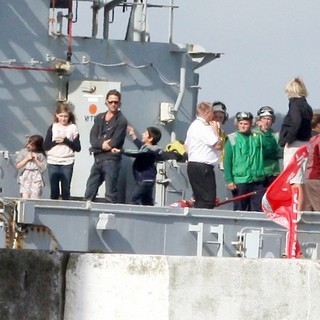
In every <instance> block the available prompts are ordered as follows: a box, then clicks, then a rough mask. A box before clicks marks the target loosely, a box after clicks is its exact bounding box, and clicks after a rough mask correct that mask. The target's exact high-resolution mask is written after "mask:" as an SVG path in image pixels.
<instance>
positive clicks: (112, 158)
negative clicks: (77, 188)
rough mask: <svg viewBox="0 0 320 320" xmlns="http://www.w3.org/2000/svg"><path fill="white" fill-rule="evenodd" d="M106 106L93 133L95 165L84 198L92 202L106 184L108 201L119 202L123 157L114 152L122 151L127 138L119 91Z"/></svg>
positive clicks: (97, 118)
mask: <svg viewBox="0 0 320 320" xmlns="http://www.w3.org/2000/svg"><path fill="white" fill-rule="evenodd" d="M105 103H106V105H107V107H108V111H107V112H104V113H100V114H98V115H97V116H96V117H95V119H94V124H93V127H92V128H91V131H90V143H91V148H90V152H91V153H93V155H94V164H93V166H92V168H91V172H90V176H89V178H88V181H87V185H86V191H85V196H84V198H85V200H91V201H93V200H94V199H95V197H96V195H97V192H98V189H99V187H100V185H101V184H102V183H103V181H104V182H105V188H106V191H105V199H106V202H111V203H116V202H117V191H118V190H117V184H118V176H119V171H120V161H121V154H120V153H119V154H117V153H112V152H111V149H112V148H119V149H121V148H122V146H123V144H124V140H125V137H126V130H127V119H126V118H125V117H124V116H123V114H122V113H121V111H120V105H121V94H120V92H118V91H117V90H110V91H109V92H108V93H107V95H106V102H105Z"/></svg>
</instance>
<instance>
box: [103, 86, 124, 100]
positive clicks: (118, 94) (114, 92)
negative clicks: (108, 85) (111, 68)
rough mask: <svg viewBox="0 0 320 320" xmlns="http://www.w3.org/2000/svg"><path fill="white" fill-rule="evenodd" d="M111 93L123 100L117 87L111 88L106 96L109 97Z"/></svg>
mask: <svg viewBox="0 0 320 320" xmlns="http://www.w3.org/2000/svg"><path fill="white" fill-rule="evenodd" d="M111 95H113V96H117V97H118V98H119V101H121V93H120V92H119V91H118V90H116V89H112V90H110V91H109V92H108V93H107V96H106V98H107V99H108V97H109V96H111Z"/></svg>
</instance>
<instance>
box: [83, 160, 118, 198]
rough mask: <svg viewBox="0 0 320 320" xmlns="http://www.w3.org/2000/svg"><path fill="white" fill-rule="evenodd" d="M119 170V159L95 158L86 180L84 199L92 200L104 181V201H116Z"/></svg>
mask: <svg viewBox="0 0 320 320" xmlns="http://www.w3.org/2000/svg"><path fill="white" fill-rule="evenodd" d="M119 170H120V159H107V160H98V159H95V161H94V164H93V166H92V168H91V172H90V176H89V178H88V181H87V186H86V192H85V195H84V198H85V200H91V201H93V200H94V199H95V198H96V195H97V192H98V189H99V187H100V185H101V184H102V183H103V181H104V182H105V187H106V192H105V199H106V202H111V203H116V202H117V193H118V188H117V186H118V176H119Z"/></svg>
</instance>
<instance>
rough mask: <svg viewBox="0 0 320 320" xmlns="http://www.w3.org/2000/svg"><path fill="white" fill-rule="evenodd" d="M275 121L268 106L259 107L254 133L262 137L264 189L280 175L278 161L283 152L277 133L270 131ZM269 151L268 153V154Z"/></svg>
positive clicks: (272, 111)
mask: <svg viewBox="0 0 320 320" xmlns="http://www.w3.org/2000/svg"><path fill="white" fill-rule="evenodd" d="M275 121H276V117H275V114H274V110H273V109H272V108H271V107H269V106H264V107H261V108H260V109H259V110H258V112H257V122H256V127H255V128H254V130H253V131H254V132H257V133H260V134H262V135H263V137H264V149H267V148H268V149H269V150H265V152H264V153H265V156H264V159H263V161H264V165H263V167H264V174H265V176H266V178H265V182H264V184H265V188H268V187H269V186H270V184H271V183H272V182H273V181H274V180H275V179H276V178H277V176H278V175H279V174H280V164H279V159H281V158H282V157H283V156H282V153H283V150H282V148H281V147H280V145H279V133H278V132H275V131H274V130H273V129H272V124H273V123H274V122H275ZM268 151H269V152H268Z"/></svg>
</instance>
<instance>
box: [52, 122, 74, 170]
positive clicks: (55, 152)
mask: <svg viewBox="0 0 320 320" xmlns="http://www.w3.org/2000/svg"><path fill="white" fill-rule="evenodd" d="M77 135H79V132H78V128H77V126H76V125H75V124H73V123H71V124H69V125H67V126H61V125H59V124H58V123H54V124H53V125H52V141H54V140H55V139H56V138H58V137H66V138H68V139H69V140H71V141H73V140H74V139H75V138H76V137H77ZM47 162H48V163H50V164H57V165H68V164H72V163H74V151H73V150H72V149H71V148H70V147H68V146H67V145H65V144H64V143H59V144H57V145H56V146H54V147H53V148H51V149H50V150H48V151H47Z"/></svg>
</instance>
